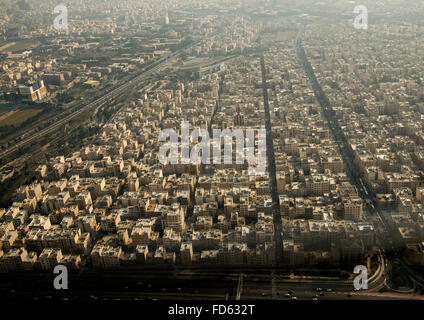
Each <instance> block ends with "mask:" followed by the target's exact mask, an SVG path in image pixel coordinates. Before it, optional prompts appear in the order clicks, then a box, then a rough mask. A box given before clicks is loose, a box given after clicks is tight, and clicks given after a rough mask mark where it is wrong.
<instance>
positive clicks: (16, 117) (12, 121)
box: [0, 109, 43, 127]
mask: <svg viewBox="0 0 424 320" xmlns="http://www.w3.org/2000/svg"><path fill="white" fill-rule="evenodd" d="M42 110H43V109H20V110H18V111H16V112H14V113H13V114H11V115H10V116H8V117H6V118H3V119H1V120H0V127H4V126H14V127H18V126H20V125H21V124H22V123H24V122H25V121H27V120H28V119H31V118H32V117H35V116H36V115H37V114H39V113H40V112H41V111H42Z"/></svg>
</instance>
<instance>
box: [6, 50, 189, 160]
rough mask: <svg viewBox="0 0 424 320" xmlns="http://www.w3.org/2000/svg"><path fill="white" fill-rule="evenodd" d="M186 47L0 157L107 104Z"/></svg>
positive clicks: (20, 142)
mask: <svg viewBox="0 0 424 320" xmlns="http://www.w3.org/2000/svg"><path fill="white" fill-rule="evenodd" d="M186 49H187V48H185V49H181V50H178V51H176V52H174V53H172V54H169V55H167V56H164V57H162V58H160V59H159V60H158V61H156V62H155V63H154V64H153V65H152V66H150V67H148V70H145V71H142V72H141V74H139V75H137V76H135V77H134V78H133V79H132V80H130V81H128V82H126V83H124V84H122V85H120V86H118V87H117V88H114V89H112V90H111V91H109V92H107V93H106V94H104V95H103V96H101V97H100V98H98V99H95V100H94V101H92V102H90V103H88V104H87V105H85V106H83V107H82V108H80V109H78V110H76V111H75V112H73V113H71V114H70V115H67V116H65V117H64V118H62V119H59V120H58V121H57V122H55V123H52V124H51V125H50V126H48V127H46V128H44V129H42V130H40V131H38V132H37V133H35V134H33V135H30V136H27V137H26V138H24V139H22V140H21V141H19V142H17V143H16V144H14V145H13V146H11V147H9V148H8V149H6V150H3V151H1V152H0V158H3V157H5V156H8V155H10V154H12V153H13V152H15V151H17V150H18V149H19V148H21V147H23V146H24V145H26V144H28V143H30V142H31V141H34V140H35V139H38V138H40V137H42V136H44V135H46V134H49V133H51V132H54V131H55V130H57V129H59V128H61V127H63V126H64V125H65V124H66V123H67V122H69V121H70V120H72V119H73V118H75V117H77V116H78V115H80V114H82V113H83V112H85V111H88V110H90V109H92V108H100V107H102V106H103V105H105V104H106V103H108V102H111V101H112V100H113V99H115V98H117V97H119V96H120V95H122V94H123V93H125V92H126V91H127V90H130V89H134V88H135V86H136V85H137V84H138V83H139V82H140V81H142V80H145V79H146V77H148V76H150V75H152V74H154V73H155V72H156V71H158V70H159V69H160V68H161V67H163V66H164V65H166V64H168V63H169V60H170V59H172V58H175V57H177V56H178V55H180V54H181V52H182V51H184V50H186Z"/></svg>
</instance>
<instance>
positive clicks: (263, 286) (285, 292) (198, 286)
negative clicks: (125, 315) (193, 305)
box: [0, 269, 422, 300]
mask: <svg viewBox="0 0 424 320" xmlns="http://www.w3.org/2000/svg"><path fill="white" fill-rule="evenodd" d="M129 271H130V270H121V269H119V270H116V271H93V270H89V271H88V272H84V271H83V272H81V273H80V274H70V275H69V289H68V290H63V291H58V290H55V289H54V288H53V279H54V276H55V275H54V274H53V273H52V274H41V275H40V274H34V273H32V274H26V275H25V274H23V275H13V274H10V275H0V285H1V286H0V298H2V299H3V300H10V299H19V300H28V299H31V300H32V299H34V298H35V297H36V298H37V299H44V298H47V299H53V300H54V299H64V298H66V299H69V300H73V299H78V300H89V299H95V300H97V299H99V300H109V299H113V300H118V299H119V300H135V299H137V300H152V299H159V300H162V299H163V300H170V299H172V300H175V299H178V300H181V299H182V300H185V299H189V300H199V299H201V300H227V299H228V300H259V299H262V300H270V299H272V300H291V299H294V298H292V297H296V299H299V300H311V299H313V298H316V299H318V300H341V299H361V300H362V299H385V298H388V297H386V296H384V295H381V294H377V293H373V292H369V291H363V292H353V283H352V281H351V280H341V279H323V278H322V279H319V278H314V279H302V278H292V279H287V273H284V272H283V273H282V272H280V271H278V270H268V271H265V270H264V271H263V272H262V271H258V272H257V273H255V272H252V273H244V272H231V271H230V273H228V272H227V273H225V271H224V270H223V269H222V270H216V271H213V270H203V271H202V270H197V271H196V270H180V271H177V272H175V270H174V271H172V270H162V271H161V270H157V271H152V270H151V271H148V270H146V271H144V272H143V270H139V271H138V272H129ZM15 278H19V280H17V279H15ZM390 298H391V299H392V298H393V297H390ZM395 298H396V299H410V298H413V296H412V295H399V294H398V295H396V296H395ZM416 298H420V297H416ZM421 298H422V297H421Z"/></svg>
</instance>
